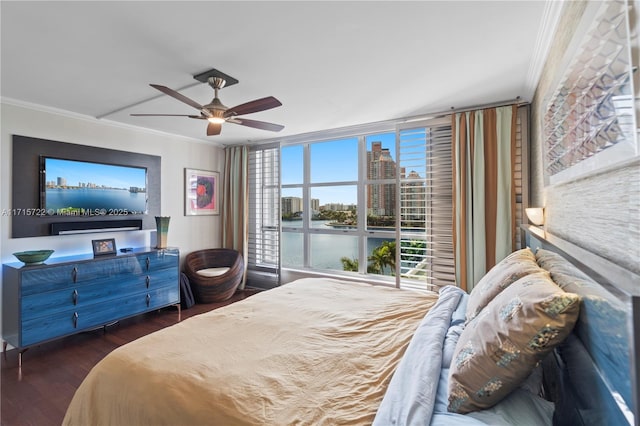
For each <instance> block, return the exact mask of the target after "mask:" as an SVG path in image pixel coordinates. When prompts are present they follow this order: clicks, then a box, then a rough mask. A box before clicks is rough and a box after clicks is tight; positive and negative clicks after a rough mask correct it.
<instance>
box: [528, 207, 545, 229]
mask: <svg viewBox="0 0 640 426" xmlns="http://www.w3.org/2000/svg"><path fill="white" fill-rule="evenodd" d="M525 211H526V213H527V217H528V218H529V221H530V222H531V223H533V224H534V225H543V224H544V207H531V208H528V209H525Z"/></svg>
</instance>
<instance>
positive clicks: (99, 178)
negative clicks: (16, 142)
mask: <svg viewBox="0 0 640 426" xmlns="http://www.w3.org/2000/svg"><path fill="white" fill-rule="evenodd" d="M46 168H47V169H46V170H47V174H46V176H47V177H46V179H47V181H56V180H57V179H58V177H63V178H65V179H66V180H67V185H78V182H84V183H87V182H91V183H95V184H97V185H105V186H108V187H112V188H127V189H128V188H129V187H131V186H137V187H140V188H146V186H147V185H146V170H145V169H143V168H138V167H122V166H114V165H110V164H99V163H88V162H83V161H73V160H61V159H57V158H47V159H46Z"/></svg>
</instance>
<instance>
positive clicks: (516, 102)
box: [404, 96, 530, 122]
mask: <svg viewBox="0 0 640 426" xmlns="http://www.w3.org/2000/svg"><path fill="white" fill-rule="evenodd" d="M529 103H530V102H528V101H524V100H522V99H521V98H520V96H516V98H515V99H508V100H504V101H498V102H491V103H487V104H480V105H473V106H467V107H462V108H455V107H451V108H450V109H448V110H445V111H439V112H432V113H429V114H422V115H419V116H415V117H408V118H405V119H404V122H409V121H416V120H426V119H430V118H441V117H444V116H447V115H449V114H456V113H459V112H468V111H476V110H479V109H489V108H499V107H503V106H509V105H516V106H522V105H528V104H529Z"/></svg>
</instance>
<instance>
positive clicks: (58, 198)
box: [45, 188, 147, 214]
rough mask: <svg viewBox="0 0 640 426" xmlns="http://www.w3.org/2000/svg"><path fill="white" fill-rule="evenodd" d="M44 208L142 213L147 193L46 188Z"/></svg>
mask: <svg viewBox="0 0 640 426" xmlns="http://www.w3.org/2000/svg"><path fill="white" fill-rule="evenodd" d="M45 194H46V209H47V210H49V211H51V210H53V211H55V212H58V214H59V212H60V211H63V210H65V209H69V208H72V209H84V210H88V211H90V212H96V211H98V210H105V211H106V213H105V214H132V213H143V212H145V211H146V210H147V208H146V207H147V194H146V193H144V192H129V191H128V190H123V189H94V188H66V189H65V188H47V190H46V193H45Z"/></svg>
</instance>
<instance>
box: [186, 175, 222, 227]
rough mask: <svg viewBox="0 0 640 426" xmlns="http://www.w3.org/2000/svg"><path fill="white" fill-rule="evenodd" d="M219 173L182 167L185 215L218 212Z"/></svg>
mask: <svg viewBox="0 0 640 426" xmlns="http://www.w3.org/2000/svg"><path fill="white" fill-rule="evenodd" d="M219 181H220V173H219V172H213V171H207V170H197V169H187V168H185V169H184V214H185V216H201V215H218V214H220V184H219Z"/></svg>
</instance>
